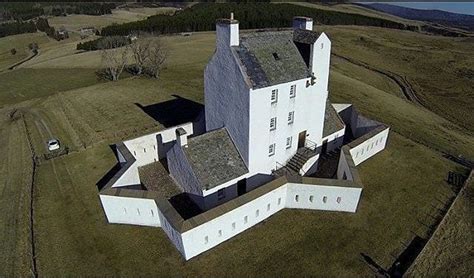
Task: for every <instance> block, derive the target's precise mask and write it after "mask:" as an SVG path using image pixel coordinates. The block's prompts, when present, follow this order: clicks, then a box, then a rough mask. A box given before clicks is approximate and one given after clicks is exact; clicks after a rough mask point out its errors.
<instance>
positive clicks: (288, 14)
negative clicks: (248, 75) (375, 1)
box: [101, 3, 416, 36]
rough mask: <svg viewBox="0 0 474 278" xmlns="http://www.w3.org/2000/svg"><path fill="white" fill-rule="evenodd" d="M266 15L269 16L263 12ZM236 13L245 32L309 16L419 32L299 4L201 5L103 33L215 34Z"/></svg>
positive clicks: (329, 22) (320, 20)
mask: <svg viewBox="0 0 474 278" xmlns="http://www.w3.org/2000/svg"><path fill="white" fill-rule="evenodd" d="M262 11H265V12H262ZM231 12H233V13H234V14H235V17H236V18H237V19H238V20H239V21H240V26H241V28H242V29H258V28H281V27H289V26H290V24H291V20H292V18H293V16H297V15H301V16H309V17H312V18H313V19H314V20H315V22H317V23H321V24H326V25H365V26H378V27H385V28H394V29H409V30H415V29H416V26H410V25H405V24H402V23H398V22H394V21H391V20H386V19H382V18H375V17H369V16H364V15H360V14H352V13H343V12H336V11H328V10H320V9H315V8H311V7H304V6H300V5H295V4H289V3H285V4H273V3H243V4H242V3H223V4H214V3H199V4H196V5H194V6H191V7H189V8H186V9H184V10H182V11H180V12H177V13H176V14H174V15H156V16H151V17H149V18H147V19H145V20H141V21H135V22H130V23H124V24H119V25H111V26H107V27H105V28H103V29H102V32H101V34H102V35H103V36H112V35H122V36H123V35H128V34H130V33H132V32H134V31H145V32H149V33H160V34H166V33H178V32H191V31H211V30H215V20H216V19H217V18H227V17H229V14H230V13H231Z"/></svg>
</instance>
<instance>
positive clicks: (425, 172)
mask: <svg viewBox="0 0 474 278" xmlns="http://www.w3.org/2000/svg"><path fill="white" fill-rule="evenodd" d="M424 161H429V162H430V163H422V162H424ZM114 163H115V158H114V156H113V154H112V152H111V151H110V149H109V148H108V147H107V146H105V145H98V146H96V147H93V148H90V149H88V150H86V151H82V152H80V153H76V154H72V155H69V156H67V157H62V158H59V159H56V160H54V161H49V162H47V163H43V164H42V165H41V166H40V168H39V172H38V176H37V179H38V183H37V192H36V194H37V196H38V198H37V201H36V207H35V209H36V211H37V217H38V219H41V221H38V222H37V226H36V229H37V231H38V241H37V246H38V266H39V270H40V273H41V275H43V276H57V275H59V276H64V275H72V276H83V275H90V274H91V272H90V271H91V269H93V270H94V272H93V273H94V275H95V276H118V275H122V276H130V275H136V274H137V273H140V275H144V276H148V275H151V276H162V277H175V276H187V275H192V276H219V277H222V276H230V277H234V276H244V277H246V276H252V277H255V276H259V277H275V276H279V277H292V276H294V275H295V274H298V276H304V275H306V276H309V275H317V276H332V277H334V276H350V275H353V274H355V273H357V274H359V275H361V276H367V275H371V271H370V270H369V268H368V267H367V266H366V265H365V263H363V262H362V261H361V257H360V254H359V253H360V252H364V253H366V254H368V255H369V256H371V257H372V258H373V259H374V260H376V261H377V262H378V263H380V264H382V265H383V266H384V267H386V266H389V265H390V264H391V262H392V261H391V260H392V258H391V257H390V255H389V254H390V253H391V252H399V251H400V250H401V248H402V246H401V244H400V242H406V241H408V240H409V239H410V236H412V234H411V233H410V231H415V232H417V233H419V234H420V235H421V236H423V235H424V232H425V228H424V227H423V226H422V225H420V224H419V223H418V222H417V220H420V221H424V222H425V223H426V222H427V221H429V220H430V219H429V218H427V217H426V215H425V213H429V212H431V210H432V209H433V208H432V207H431V204H432V203H434V202H435V198H438V199H441V200H445V199H446V198H447V197H448V196H451V195H452V194H453V193H452V192H451V191H450V188H449V186H448V185H447V184H446V183H445V182H444V181H443V180H444V177H445V175H446V173H447V171H449V170H454V169H456V166H455V165H454V164H453V163H451V162H449V161H447V160H445V159H443V158H440V156H439V155H438V154H437V153H435V152H433V151H431V150H430V149H428V148H425V147H423V146H420V145H418V144H416V143H414V142H412V141H410V140H407V139H406V138H404V137H402V136H400V135H398V134H396V133H392V134H391V135H390V139H389V144H388V148H387V149H386V150H385V151H384V152H382V153H380V154H378V155H377V156H375V157H374V158H372V159H371V160H368V161H367V162H365V163H364V164H362V165H361V166H360V167H359V170H360V172H361V177H362V180H363V182H364V193H363V198H362V201H361V203H360V206H359V210H358V212H357V213H355V214H351V213H335V212H322V211H303V210H285V211H283V212H280V213H278V214H276V215H275V216H273V217H271V218H270V219H269V220H268V221H265V222H264V223H263V224H260V225H257V226H256V227H254V228H252V229H251V230H250V231H247V232H244V233H242V234H240V235H238V236H237V237H235V238H233V239H231V240H230V241H228V242H226V243H224V244H221V245H219V246H218V247H216V248H214V249H213V250H212V251H210V252H206V253H204V254H202V255H200V256H198V257H197V258H194V259H192V260H191V261H189V262H186V263H185V262H184V260H183V259H182V258H181V256H180V255H179V254H178V252H177V251H176V250H175V249H174V247H173V246H172V244H171V243H170V242H169V240H168V238H167V237H166V235H165V234H164V232H162V231H161V230H160V229H157V228H144V227H133V226H125V225H111V224H107V222H106V219H105V216H104V214H103V211H102V208H101V206H100V202H99V199H98V196H97V189H96V187H95V185H94V184H95V183H96V182H97V181H98V180H99V179H100V178H101V177H102V175H103V174H104V173H105V172H106V171H107V170H108V169H109V168H111V167H112V166H113V164H114ZM389 169H390V170H389ZM84 173H87V175H84ZM283 227H284V228H283ZM275 262H286V263H275ZM223 266H225V267H223Z"/></svg>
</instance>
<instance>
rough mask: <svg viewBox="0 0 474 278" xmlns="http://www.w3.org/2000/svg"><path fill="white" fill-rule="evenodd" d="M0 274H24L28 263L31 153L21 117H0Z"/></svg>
mask: <svg viewBox="0 0 474 278" xmlns="http://www.w3.org/2000/svg"><path fill="white" fill-rule="evenodd" d="M0 151H1V153H2V162H0V250H1V251H0V276H2V277H26V276H29V275H30V274H31V273H30V266H31V261H30V260H31V259H30V258H31V257H30V254H31V249H30V243H29V242H30V241H29V240H30V236H29V219H30V218H29V208H30V203H29V200H30V188H31V187H30V185H31V182H32V161H31V153H30V150H29V147H28V143H27V140H26V134H25V129H24V126H23V123H22V121H21V119H19V120H16V121H13V122H10V121H8V120H6V119H5V116H4V115H2V116H1V119H0Z"/></svg>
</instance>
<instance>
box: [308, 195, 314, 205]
mask: <svg viewBox="0 0 474 278" xmlns="http://www.w3.org/2000/svg"><path fill="white" fill-rule="evenodd" d="M313 199H314V197H313V195H311V196H309V201H310V202H311V203H312V202H313Z"/></svg>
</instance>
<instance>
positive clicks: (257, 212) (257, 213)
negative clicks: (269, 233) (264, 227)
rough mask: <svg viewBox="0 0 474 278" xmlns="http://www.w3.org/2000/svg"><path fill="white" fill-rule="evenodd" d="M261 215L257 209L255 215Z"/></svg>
mask: <svg viewBox="0 0 474 278" xmlns="http://www.w3.org/2000/svg"><path fill="white" fill-rule="evenodd" d="M259 215H260V210H258V209H257V210H256V211H255V217H258V216H259Z"/></svg>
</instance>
